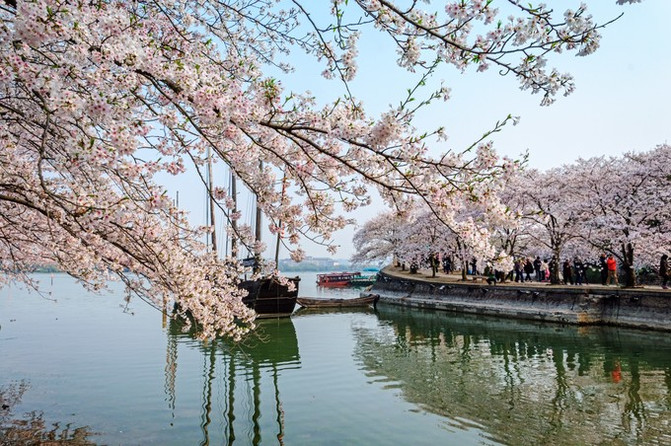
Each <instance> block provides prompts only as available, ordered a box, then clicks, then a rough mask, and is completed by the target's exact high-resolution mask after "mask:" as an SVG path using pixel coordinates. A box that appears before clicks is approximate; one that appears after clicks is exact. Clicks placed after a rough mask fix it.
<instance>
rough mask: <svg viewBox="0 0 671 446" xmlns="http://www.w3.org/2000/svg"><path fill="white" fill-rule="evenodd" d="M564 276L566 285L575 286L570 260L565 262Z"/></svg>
mask: <svg viewBox="0 0 671 446" xmlns="http://www.w3.org/2000/svg"><path fill="white" fill-rule="evenodd" d="M562 274H563V275H564V284H566V285H568V284H569V283H570V284H571V285H573V273H572V271H571V262H569V261H568V259H566V260H564V264H563V269H562Z"/></svg>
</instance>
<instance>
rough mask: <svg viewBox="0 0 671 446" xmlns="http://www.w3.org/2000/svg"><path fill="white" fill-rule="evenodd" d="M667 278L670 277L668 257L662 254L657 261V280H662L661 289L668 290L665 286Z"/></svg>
mask: <svg viewBox="0 0 671 446" xmlns="http://www.w3.org/2000/svg"><path fill="white" fill-rule="evenodd" d="M669 276H671V271H669V256H668V255H666V254H664V255H662V258H661V259H660V261H659V278H660V279H662V288H663V289H665V290H668V289H669V287H668V286H667V285H666V282H667V281H668V280H669Z"/></svg>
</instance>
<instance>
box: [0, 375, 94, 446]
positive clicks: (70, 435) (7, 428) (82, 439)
mask: <svg viewBox="0 0 671 446" xmlns="http://www.w3.org/2000/svg"><path fill="white" fill-rule="evenodd" d="M28 388H29V385H28V383H26V382H25V381H21V382H18V383H11V384H8V385H4V386H0V444H1V445H3V446H4V445H15V446H19V445H26V446H27V445H48V444H58V445H63V446H94V445H95V443H93V442H91V441H90V438H91V437H92V436H93V435H95V434H94V433H93V432H91V430H90V429H89V428H88V427H86V426H84V427H74V426H72V425H71V424H69V423H68V424H64V423H59V422H52V423H49V424H47V422H46V421H45V419H44V415H43V414H42V412H40V411H35V410H34V411H31V412H29V413H25V414H23V415H20V416H19V415H17V414H14V413H13V409H14V406H16V405H18V404H19V403H20V401H21V398H22V397H23V394H24V393H25V392H26V390H28Z"/></svg>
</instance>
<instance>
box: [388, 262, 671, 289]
mask: <svg viewBox="0 0 671 446" xmlns="http://www.w3.org/2000/svg"><path fill="white" fill-rule="evenodd" d="M383 271H384V272H385V273H387V274H389V275H392V276H396V277H402V278H408V279H412V280H420V281H424V282H432V283H454V282H457V283H470V284H473V285H484V286H490V285H487V282H486V280H484V279H482V278H483V277H484V276H475V277H474V276H472V275H467V276H466V282H464V281H463V280H462V277H461V273H451V274H445V273H443V272H438V273H437V274H436V276H435V277H433V276H432V275H431V270H430V269H419V271H418V272H417V273H416V274H410V271H409V270H408V269H405V270H402V269H401V268H398V267H395V266H386V267H385V268H384V269H383ZM491 286H504V287H518V288H520V287H538V286H551V287H553V288H562V287H565V288H572V289H576V288H590V289H609V288H610V289H614V288H621V289H626V288H624V287H622V286H617V285H601V284H600V283H589V284H583V285H565V284H559V285H551V284H550V282H537V281H533V280H532V281H530V282H529V281H526V282H515V281H513V280H509V281H506V282H496V285H491ZM636 288H641V289H644V290H646V291H658V292H661V293H670V294H671V289H666V290H665V289H662V287H661V286H660V285H641V286H637V287H636Z"/></svg>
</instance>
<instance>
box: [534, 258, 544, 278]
mask: <svg viewBox="0 0 671 446" xmlns="http://www.w3.org/2000/svg"><path fill="white" fill-rule="evenodd" d="M542 265H543V262H542V261H541V258H540V256H536V260H534V271H536V282H540V281H541V280H542V278H541V266H542Z"/></svg>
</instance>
